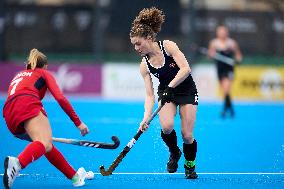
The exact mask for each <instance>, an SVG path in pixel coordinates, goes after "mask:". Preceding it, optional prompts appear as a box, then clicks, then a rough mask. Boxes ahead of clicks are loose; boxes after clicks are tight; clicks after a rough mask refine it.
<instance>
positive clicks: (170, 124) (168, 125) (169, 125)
mask: <svg viewBox="0 0 284 189" xmlns="http://www.w3.org/2000/svg"><path fill="white" fill-rule="evenodd" d="M173 128H174V122H171V121H170V122H167V123H163V124H162V130H163V133H164V134H170V133H171V132H172V130H173Z"/></svg>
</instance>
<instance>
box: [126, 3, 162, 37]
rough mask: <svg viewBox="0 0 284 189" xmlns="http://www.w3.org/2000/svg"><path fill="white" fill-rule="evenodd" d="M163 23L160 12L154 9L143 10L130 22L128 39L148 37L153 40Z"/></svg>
mask: <svg viewBox="0 0 284 189" xmlns="http://www.w3.org/2000/svg"><path fill="white" fill-rule="evenodd" d="M164 21H165V15H164V13H163V11H162V10H159V9H157V8H156V7H151V8H144V9H143V10H142V11H140V13H139V14H138V16H137V17H136V18H135V20H134V21H133V22H132V27H131V30H130V34H129V35H130V37H136V36H138V37H145V38H146V37H148V36H150V37H151V38H152V39H153V40H154V39H155V37H156V35H157V33H159V32H160V31H161V26H162V24H163V23H164Z"/></svg>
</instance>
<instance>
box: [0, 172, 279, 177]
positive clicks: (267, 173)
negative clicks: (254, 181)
mask: <svg viewBox="0 0 284 189" xmlns="http://www.w3.org/2000/svg"><path fill="white" fill-rule="evenodd" d="M94 174H95V175H100V174H101V173H94ZM183 174H184V173H154V172H153V173H138V172H137V173H113V175H183ZM30 175H31V176H41V175H42V174H36V173H35V174H19V176H30ZM198 175H284V173H269V172H259V173H256V172H243V173H221V172H220V173H218V172H216V173H198ZM0 176H3V174H0Z"/></svg>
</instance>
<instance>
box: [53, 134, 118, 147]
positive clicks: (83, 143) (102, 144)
mask: <svg viewBox="0 0 284 189" xmlns="http://www.w3.org/2000/svg"><path fill="white" fill-rule="evenodd" d="M111 139H112V141H113V142H114V143H105V142H95V141H88V140H77V139H67V138H54V137H53V138H52V140H53V141H55V142H61V143H65V144H73V145H78V146H86V147H94V148H102V149H116V148H117V147H118V146H119V144H120V141H119V139H118V138H117V137H116V136H112V137H111Z"/></svg>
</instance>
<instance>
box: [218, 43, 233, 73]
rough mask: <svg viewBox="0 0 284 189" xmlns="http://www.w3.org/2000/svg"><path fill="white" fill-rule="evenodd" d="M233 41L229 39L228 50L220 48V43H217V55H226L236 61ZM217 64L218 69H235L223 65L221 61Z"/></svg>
mask: <svg viewBox="0 0 284 189" xmlns="http://www.w3.org/2000/svg"><path fill="white" fill-rule="evenodd" d="M232 44H233V42H232V40H231V39H229V40H228V41H227V42H226V48H223V49H222V48H220V42H218V41H217V42H216V46H217V47H216V52H217V53H220V54H221V55H224V56H226V57H228V58H232V59H234V55H235V53H234V51H233V49H232ZM216 63H217V68H233V66H231V65H229V64H226V63H223V62H222V61H219V60H216Z"/></svg>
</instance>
